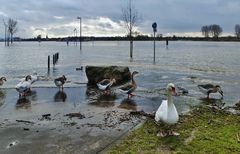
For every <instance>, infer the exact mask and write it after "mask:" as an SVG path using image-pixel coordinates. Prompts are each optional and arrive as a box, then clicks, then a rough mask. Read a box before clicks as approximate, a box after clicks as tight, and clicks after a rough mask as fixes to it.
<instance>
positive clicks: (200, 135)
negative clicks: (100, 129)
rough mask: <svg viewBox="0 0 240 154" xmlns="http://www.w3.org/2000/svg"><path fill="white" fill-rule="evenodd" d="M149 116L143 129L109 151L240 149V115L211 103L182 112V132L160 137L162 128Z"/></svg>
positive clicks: (151, 153)
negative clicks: (159, 131) (239, 138)
mask: <svg viewBox="0 0 240 154" xmlns="http://www.w3.org/2000/svg"><path fill="white" fill-rule="evenodd" d="M160 128H161V129H163V130H164V129H167V126H164V125H160V126H158V125H156V124H155V123H154V120H153V119H148V120H147V121H146V122H145V123H144V124H143V125H142V126H141V127H140V128H139V129H137V130H135V131H133V132H131V133H130V134H129V135H128V136H127V137H126V138H125V139H124V140H123V141H122V142H121V143H120V144H118V145H115V146H114V147H113V148H112V149H111V150H110V151H108V153H110V154H118V153H119V154H122V153H129V154H131V153H144V154H148V153H149V154H154V153H156V154H159V153H164V154H165V153H180V154H181V153H182V154H188V153H191V154H192V153H195V154H198V153H200V154H201V153H216V154H219V153H220V154H222V153H223V154H225V153H226V154H228V153H231V154H232V153H240V142H239V141H238V139H237V134H239V137H240V116H239V115H234V114H230V113H227V112H224V111H219V110H216V109H213V108H209V107H200V108H196V109H194V110H193V111H192V112H191V113H190V114H189V115H185V116H181V117H180V120H179V122H178V124H177V125H176V126H174V127H173V129H174V130H175V131H177V132H179V133H180V136H166V137H158V136H157V135H156V134H157V132H158V130H159V129H160Z"/></svg>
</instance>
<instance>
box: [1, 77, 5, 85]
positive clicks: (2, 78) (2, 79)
mask: <svg viewBox="0 0 240 154" xmlns="http://www.w3.org/2000/svg"><path fill="white" fill-rule="evenodd" d="M4 81H5V82H6V81H7V79H6V78H5V77H1V78H0V86H2V85H3V83H4Z"/></svg>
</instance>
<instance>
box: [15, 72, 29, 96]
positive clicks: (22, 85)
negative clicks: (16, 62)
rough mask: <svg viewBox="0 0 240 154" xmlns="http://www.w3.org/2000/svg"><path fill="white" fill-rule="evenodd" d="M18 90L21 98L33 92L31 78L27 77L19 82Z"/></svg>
mask: <svg viewBox="0 0 240 154" xmlns="http://www.w3.org/2000/svg"><path fill="white" fill-rule="evenodd" d="M16 90H17V91H18V92H19V97H20V96H25V95H26V93H27V92H30V91H31V76H30V75H27V76H26V77H25V80H24V81H21V82H19V83H18V84H17V85H16Z"/></svg>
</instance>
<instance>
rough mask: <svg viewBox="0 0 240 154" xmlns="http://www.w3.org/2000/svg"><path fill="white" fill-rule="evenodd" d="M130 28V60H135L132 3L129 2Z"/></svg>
mask: <svg viewBox="0 0 240 154" xmlns="http://www.w3.org/2000/svg"><path fill="white" fill-rule="evenodd" d="M129 24H130V25H129V27H130V32H129V35H130V58H131V59H132V58H133V40H132V2H131V0H130V1H129Z"/></svg>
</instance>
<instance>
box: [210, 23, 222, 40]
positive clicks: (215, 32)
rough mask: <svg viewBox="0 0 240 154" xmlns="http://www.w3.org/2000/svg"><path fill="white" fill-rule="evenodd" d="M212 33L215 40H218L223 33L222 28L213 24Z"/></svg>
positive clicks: (211, 26)
mask: <svg viewBox="0 0 240 154" xmlns="http://www.w3.org/2000/svg"><path fill="white" fill-rule="evenodd" d="M209 27H210V32H211V33H212V36H213V37H215V38H218V37H219V35H220V34H221V33H222V28H221V27H220V26H219V25H216V24H213V25H210V26H209Z"/></svg>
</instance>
